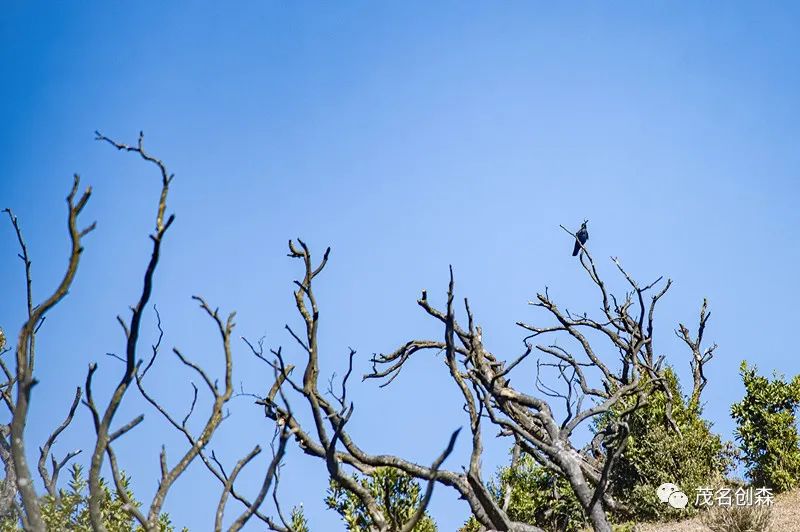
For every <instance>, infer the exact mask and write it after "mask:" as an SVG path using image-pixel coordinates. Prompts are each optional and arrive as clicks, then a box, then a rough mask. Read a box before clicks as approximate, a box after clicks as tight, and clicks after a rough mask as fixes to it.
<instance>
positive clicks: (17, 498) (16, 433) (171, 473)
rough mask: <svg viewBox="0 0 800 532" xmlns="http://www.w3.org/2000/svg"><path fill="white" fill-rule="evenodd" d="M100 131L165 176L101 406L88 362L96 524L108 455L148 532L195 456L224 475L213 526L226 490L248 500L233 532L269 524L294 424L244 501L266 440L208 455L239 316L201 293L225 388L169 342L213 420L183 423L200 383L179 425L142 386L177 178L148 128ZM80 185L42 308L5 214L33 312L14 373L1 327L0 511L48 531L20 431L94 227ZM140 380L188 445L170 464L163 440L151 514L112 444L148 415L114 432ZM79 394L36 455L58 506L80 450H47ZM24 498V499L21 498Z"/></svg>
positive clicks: (217, 525) (225, 396) (120, 488)
mask: <svg viewBox="0 0 800 532" xmlns="http://www.w3.org/2000/svg"><path fill="white" fill-rule="evenodd" d="M96 138H97V140H99V141H102V142H107V143H109V144H111V145H112V146H114V147H115V148H117V149H119V150H123V151H127V152H133V153H136V154H138V155H139V156H140V157H141V158H142V159H143V160H145V161H146V162H149V163H152V164H154V165H155V166H156V167H157V168H158V170H159V175H160V178H161V193H160V195H159V200H158V203H157V209H156V223H155V231H154V233H153V234H152V235H151V236H150V238H151V241H152V243H153V248H152V253H151V256H150V259H149V261H148V262H147V265H146V267H145V271H144V280H143V284H142V290H141V293H140V296H139V299H138V301H137V302H136V304H135V305H134V306H132V307H131V318H130V321H125V320H124V319H122V318H121V317H118V318H117V321H118V322H119V324H120V326H121V328H122V330H123V333H124V336H125V352H124V357H119V356H117V355H113V356H114V357H115V358H117V359H119V360H121V361H122V362H123V364H124V371H123V373H122V375H121V377H120V381H119V383H118V385H117V387H116V388H115V390H114V392H113V394H112V395H111V397H110V398H109V399H108V401H107V402H106V403H105V405H104V406H102V407H101V406H99V404H98V400H97V399H96V398H95V396H94V394H93V393H92V380H93V377H94V375H95V373H96V372H97V371H98V366H97V364H95V363H92V364H90V365H89V371H88V373H87V376H86V382H85V389H86V396H85V398H84V404H85V405H86V406H87V408H88V410H89V412H90V413H91V416H92V420H93V422H94V427H95V432H96V440H95V445H94V451H93V453H92V457H91V464H90V468H89V501H88V506H89V515H90V521H91V525H92V528H93V529H94V530H96V531H98V532H102V531H105V530H106V528H105V525H104V523H103V518H102V514H101V504H102V502H103V499H104V498H105V493H104V490H103V488H102V484H101V478H100V470H101V467H102V465H103V462H104V459H105V458H106V457H107V458H108V460H109V464H110V469H111V472H112V475H113V481H114V486H115V487H116V491H117V493H118V495H119V497H121V498H122V500H123V503H124V510H125V511H126V512H128V513H129V514H130V515H131V516H132V517H133V518H134V519H135V520H136V521H138V523H139V525H141V527H142V528H143V529H144V530H146V531H148V532H154V531H157V530H159V523H158V520H159V516H160V515H161V512H162V509H163V505H164V501H165V499H166V497H167V494H168V492H169V490H170V489H171V488H172V487H173V486H174V484H175V482H176V480H177V479H178V478H179V477H180V476H181V475H182V474H183V472H184V471H185V470H186V468H187V467H188V466H189V464H190V463H191V462H192V461H194V459H196V458H197V457H198V456H199V457H200V458H201V460H202V461H203V462H204V463H205V464H206V466H207V467H209V469H211V470H212V471H213V472H214V473H215V474H216V476H217V477H218V478H219V479H220V481H221V482H222V491H221V495H220V499H219V505H218V509H217V512H216V513H215V519H214V529H215V530H222V521H223V516H224V511H225V508H226V503H227V501H228V498H229V497H230V496H232V497H233V498H235V499H237V500H239V501H240V502H241V503H243V505H244V509H243V510H242V511H241V513H240V514H239V515H238V516H237V517H236V518H235V520H234V521H233V523H232V524H231V525H230V526H229V528H228V530H231V531H237V530H240V529H241V528H242V527H243V526H244V524H245V523H246V522H247V521H248V520H249V519H250V518H251V517H252V516H254V515H255V516H257V517H259V518H261V519H262V520H264V521H265V522H272V521H271V519H270V518H269V517H268V516H266V515H264V514H263V513H262V512H261V510H260V509H259V508H260V506H261V505H262V503H263V502H264V501H265V499H266V495H267V493H268V492H269V489H270V487H271V486H273V485H277V478H278V470H279V467H280V464H281V461H282V459H283V456H284V452H285V449H286V445H287V442H288V441H289V439H290V432H289V429H288V427H278V428H277V430H276V432H275V437H274V438H273V440H272V442H271V443H270V446H271V448H272V459H271V460H270V462H269V464H268V466H267V468H266V470H265V473H264V482H263V485H262V488H261V490H260V491H259V493H258V494H257V495H256V496H255V497H254V498H253V499H252V501H251V500H248V499H247V498H245V497H244V496H243V495H242V494H240V493H239V492H237V491H236V489H235V486H234V483H235V480H236V478H237V476H238V475H239V473H240V472H241V471H242V469H243V468H244V467H245V466H246V465H248V464H249V463H251V462H252V460H253V459H254V458H255V457H256V456H257V455H259V454H260V453H261V452H262V449H261V446H260V445H255V446H254V448H253V450H252V451H250V452H249V453H248V454H247V455H246V456H245V457H243V458H241V459H240V460H238V461H237V462H236V463H235V465H234V467H233V469H232V470H231V472H230V474H228V473H226V471H225V469H224V468H223V466H222V464H221V462H220V461H219V460H218V459H217V458H216V456H214V454H213V453H211V455H210V457H209V455H208V454H207V453H206V452H205V449H206V448H207V446H208V444H209V442H210V441H211V439H212V437H213V435H214V433H215V431H216V429H217V428H218V426H219V425H220V423H221V422H222V421H223V419H224V417H225V416H224V411H225V407H226V405H227V404H228V402H229V401H230V399H231V397H232V396H233V392H234V390H233V376H232V375H233V373H232V372H233V361H232V359H233V357H232V352H231V337H232V333H233V328H234V322H233V319H234V315H235V313H231V314H230V315H228V316H227V318H226V319H223V318H222V317H221V316H220V314H219V312H218V310H216V309H212V308H211V307H210V306H209V305H208V304H207V303H206V301H205V300H204V299H203V298H201V297H197V296H195V297H194V299H195V300H196V301H197V302H198V303H199V305H200V308H201V310H202V311H203V312H204V313H205V314H207V315H208V317H209V318H210V319H211V321H212V322H213V324H214V327H215V328H216V329H217V330H218V332H219V335H220V340H221V342H220V344H221V349H220V351H221V353H222V358H223V360H224V363H225V364H224V367H225V369H224V378H223V379H222V382H223V383H224V384H222V385H221V386H220V385H218V384H217V380H212V378H211V377H210V376H209V375H208V374H207V373H206V371H205V370H204V369H203V368H202V367H200V366H199V365H198V364H196V363H194V362H192V361H191V360H190V359H189V358H188V357H186V356H184V355H183V353H182V352H181V351H180V350H178V349H177V348H174V349H173V353H174V354H175V356H176V357H177V358H178V359H179V360H180V361H181V362H182V363H183V364H184V365H185V366H186V367H188V368H189V369H190V370H192V371H193V372H194V373H195V374H196V375H197V376H198V378H200V379H201V380H202V381H203V382H204V383H205V385H206V387H207V388H208V390H209V392H210V393H211V395H212V397H213V403H212V406H211V408H210V411H209V413H208V419H207V421H206V423H205V425H204V427H203V429H202V430H201V432H200V434H199V435H193V434H192V433H191V432H190V431H189V429H188V427H187V423H188V421H189V418H190V416H191V415H192V414H193V413H194V409H195V405H196V401H197V393H198V390H197V387H196V386H195V387H194V396H193V398H192V403H191V407H190V409H189V412H188V414H186V415H185V416H184V417H183V418H182V420H181V421H180V422H178V421H177V418H175V417H174V416H173V415H171V414H170V413H169V412H168V411H167V410H166V409H165V408H164V407H163V406H162V405H161V404H160V403H159V402H158V400H157V399H155V398H154V397H153V396H152V395H151V394H150V393H148V391H147V390H146V388H145V386H144V382H145V377H146V375H147V373H148V371H150V370H151V368H152V367H153V365H154V363H155V361H156V358H157V356H158V354H159V348H160V345H161V340H162V338H163V329H162V328H161V319H160V316H159V315H158V311H157V310H155V315H156V318H157V320H158V328H159V331H160V335H159V337H158V339H157V341H156V342H155V343H154V344H153V345H152V346H151V349H152V352H151V355H150V358H149V361H148V362H147V364H146V365H145V366H144V368H142V364H143V363H142V360H140V359H138V358H137V357H138V354H137V353H138V348H139V344H140V343H141V339H140V329H141V323H142V320H143V316H144V312H145V310H146V309H147V307H148V302H149V301H150V299H151V296H152V287H153V278H154V276H155V273H156V270H157V268H158V263H159V259H160V256H161V251H162V243H163V240H164V236H165V234H166V233H167V230H168V229H169V227H170V226H171V225H172V223H173V221H174V219H175V218H174V215H170V216H167V215H166V210H167V199H168V195H169V187H170V184H171V182H172V179H173V175H172V174H170V173H168V171H167V168H166V166H165V165H164V163H163V162H162V161H161V160H159V159H157V158H155V157H153V156H152V155H150V154H149V153H148V152H147V151H145V149H144V136H143V135H142V134H140V135H139V139H138V142H137V144H136V145H133V146H131V145H126V144H121V143H118V142H116V141H113V140H111V139H109V138H107V137H105V136H103V135H101V134H99V133H97V137H96ZM78 188H79V179H78V176H75V180H74V184H73V187H72V190H71V192H70V194H69V196H68V197H67V203H68V207H69V210H68V220H67V221H68V229H69V236H70V239H71V242H72V246H71V249H70V254H69V257H68V262H67V270H66V273H65V274H64V277H63V279H62V281H61V282H60V283H59V285H58V287H57V288H56V289H55V290H54V292H53V293H52V294H51V295H50V296H49V297H48V298H47V299H45V300H44V302H42V303H41V304H38V305H34V300H33V295H32V279H31V260H30V259H29V256H28V249H27V246H26V244H25V240H24V238H23V236H22V231H21V229H20V226H19V223H18V221H17V218H16V217H15V216H14V214H13V213H12V212H11V211H10V210H8V209H6V211H5V212H7V213H8V215H9V218H10V220H11V223H12V226H13V228H14V230H15V233H16V237H17V240H18V242H19V245H20V253H19V257H20V259H22V261H23V263H24V266H25V279H26V287H27V310H28V316H27V319H26V321H25V323H24V324H23V326H22V328H21V331H20V334H19V340H18V342H17V345H16V349H15V353H16V367H15V371H12V370H11V369H10V368H9V365H8V364H7V363H6V362H5V360H4V359H3V358H2V355H3V354H5V353H6V352H7V351H8V349H6V348H5V343H6V340H5V334H4V333H3V334H0V369H2V372H3V376H4V379H5V380H4V381H2V382H1V383H0V395H1V396H2V401H3V403H4V404H5V406H6V408H7V410H8V412H9V414H10V421H9V422H8V423H5V424H2V425H0V459H2V461H3V465H4V467H5V479H4V481H3V484H2V487H0V511H2V512H3V516H5V517H12V518H14V519H18V520H19V521H20V522H21V524H22V526H23V528H24V529H25V530H26V531H35V532H45V523H44V521H43V519H42V511H41V507H40V496H39V494H38V493H37V491H36V489H35V486H34V482H33V479H32V478H31V473H30V470H29V468H28V465H27V460H26V454H25V437H24V429H25V423H26V419H27V412H28V405H29V403H30V399H31V390H32V389H33V387H34V386H35V385H36V383H37V381H36V379H35V377H34V362H35V354H36V350H35V340H36V334H37V333H38V332H39V328H40V327H41V326H42V324H43V322H44V320H45V317H46V314H47V312H48V311H49V310H51V309H52V308H53V307H54V306H55V305H56V304H58V303H59V302H60V301H61V300H62V299H63V298H64V297H65V296H66V294H67V293H68V291H69V288H70V286H71V284H72V281H73V279H74V277H75V275H76V272H77V269H78V263H79V259H80V257H81V252H82V251H83V247H82V238H83V237H84V236H86V235H87V234H88V233H89V232H90V231H91V230H92V229H94V227H95V224H91V225H90V226H88V227H87V228H85V229H79V228H78V225H77V218H78V215H79V214H80V212H81V211H82V210H83V208H84V207H85V205H86V203H87V201H88V200H89V197H90V195H91V189H87V190H86V191H85V192H84V193H83V194H82V195H81V196H80V197H79V198H78V196H77V193H78ZM0 332H1V331H0ZM134 382H135V384H136V386H137V388H138V389H139V391H140V392H141V394H142V396H143V397H144V398H145V400H146V401H147V402H149V403H150V404H151V405H152V406H153V407H155V408H156V409H157V410H158V411H159V412H160V413H161V414H162V415H163V416H164V418H165V419H166V420H167V421H168V422H169V423H170V424H171V425H173V426H174V427H175V428H177V429H178V430H180V431H181V432H182V433H183V434H184V436H185V437H186V439H187V441H188V444H189V448H188V450H186V451H185V452H184V453H183V454H182V455H181V456H180V458H179V459H178V460H177V461H176V462H175V464H174V465H172V466H170V465H169V461H168V458H167V453H166V449H165V448H164V447H162V450H161V453H160V457H159V461H160V465H161V476H160V478H159V483H158V488H157V490H156V493H155V495H154V496H153V499H152V502H151V503H150V505H149V507H148V508H147V510H145V511H143V510H140V509H139V508H138V507H137V505H136V504H134V503H133V501H132V500H130V498H129V496H128V491H127V490H126V489H125V486H124V484H123V477H122V474H121V469H120V466H119V464H118V460H117V456H116V454H115V453H114V450H113V447H112V443H113V442H114V441H116V440H117V439H118V438H120V437H122V436H124V435H125V434H127V433H128V432H129V431H130V430H132V429H133V428H135V427H136V426H137V425H139V424H140V423H141V422H142V421H143V419H144V415H139V416H137V417H136V418H134V419H133V420H131V421H129V422H128V423H126V424H124V425H123V426H121V427H119V428H117V429H116V430H112V422H113V420H114V417H115V414H116V412H117V410H118V408H119V406H120V405H121V403H122V401H123V399H124V398H125V396H126V392H127V391H128V389H129V388H130V386H131V384H132V383H134ZM14 391H16V396H15V395H14ZM82 395H83V392H82V389H81V388H78V389H77V390H76V393H75V396H74V399H73V401H72V403H71V406H70V407H69V410H68V414H67V417H66V418H65V419H64V421H63V422H62V423H61V424H59V425H58V426H57V427H56V429H55V430H54V431H53V432H52V434H51V435H50V436H49V437H48V439H47V441H46V442H45V443H44V444H43V446H42V447H40V456H39V460H38V464H37V465H38V471H39V475H40V477H41V482H42V484H43V485H44V488H45V490H46V492H47V494H48V495H50V496H51V497H52V498H53V499H54V500H55V501H56V503H58V497H59V491H58V477H59V473H60V471H61V470H62V469H63V467H64V466H65V465H66V464H67V462H69V461H70V460H71V459H72V458H74V457H75V456H76V455H77V454H78V453H80V450H75V451H71V452H69V453H67V454H66V456H65V457H63V458H62V459H60V460H59V459H57V458H56V456H55V455H54V454H52V455H51V448H52V447H53V445H54V444H55V442H56V439H57V438H58V436H59V435H60V434H61V433H62V432H63V431H64V430H65V429H66V428H67V427H68V426H69V425H70V423H71V422H72V420H73V418H74V416H75V414H76V410H77V408H78V405H79V404H80V401H81V398H82ZM48 457H49V458H50V460H51V468H50V469H49V470H48V468H47V459H48ZM273 495H274V496H275V497H276V502H277V496H276V495H275V489H274V488H273ZM19 502H21V505H20V504H19ZM274 530H286V531H287V532H288V531H289V530H290V529H289V528H279V527H278V525H276V527H275V528H274Z"/></svg>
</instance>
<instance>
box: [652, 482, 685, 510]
mask: <svg viewBox="0 0 800 532" xmlns="http://www.w3.org/2000/svg"><path fill="white" fill-rule="evenodd" d="M656 496H657V497H658V500H660V501H661V502H662V503H664V504H669V505H670V506H672V507H673V508H675V509H677V510H682V509H684V508H686V505H687V504H689V497H688V496H687V495H686V494H685V493H684V492H682V491H681V489H680V488H679V487H678V486H676V485H675V484H671V483H669V482H667V483H665V484H661V485H660V486H659V487H658V489H656Z"/></svg>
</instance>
